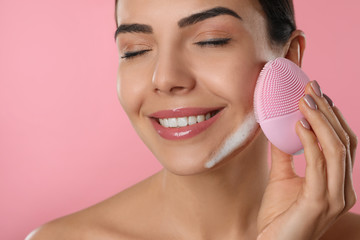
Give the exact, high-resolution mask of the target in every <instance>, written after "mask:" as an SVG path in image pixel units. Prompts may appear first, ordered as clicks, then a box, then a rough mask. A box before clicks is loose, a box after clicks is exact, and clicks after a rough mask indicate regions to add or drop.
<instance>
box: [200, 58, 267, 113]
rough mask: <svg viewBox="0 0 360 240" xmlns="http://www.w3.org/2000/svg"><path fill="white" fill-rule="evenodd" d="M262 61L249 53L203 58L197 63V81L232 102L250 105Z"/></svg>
mask: <svg viewBox="0 0 360 240" xmlns="http://www.w3.org/2000/svg"><path fill="white" fill-rule="evenodd" d="M262 64H263V63H262V62H261V61H258V60H256V59H255V57H253V56H251V55H245V54H232V55H230V56H229V55H227V56H224V57H222V58H218V59H204V60H203V61H202V64H201V65H198V68H197V69H199V70H198V72H197V76H198V79H199V82H201V83H202V84H204V85H206V88H207V89H209V90H210V91H211V92H212V93H213V94H215V95H217V96H219V97H220V98H223V99H225V101H227V102H231V103H232V104H235V105H237V104H239V105H240V104H241V105H243V106H245V105H246V106H252V104H253V103H252V100H253V96H254V90H255V85H256V80H257V77H258V75H259V73H260V71H261V68H262Z"/></svg>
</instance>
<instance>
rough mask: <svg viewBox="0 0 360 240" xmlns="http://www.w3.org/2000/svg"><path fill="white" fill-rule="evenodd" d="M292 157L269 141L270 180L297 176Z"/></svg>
mask: <svg viewBox="0 0 360 240" xmlns="http://www.w3.org/2000/svg"><path fill="white" fill-rule="evenodd" d="M293 160H294V157H293V155H291V154H287V153H285V152H283V151H281V150H280V149H278V148H277V147H276V146H275V145H273V144H272V143H271V170H270V180H282V179H288V178H293V177H297V174H296V172H295V168H294V161H293Z"/></svg>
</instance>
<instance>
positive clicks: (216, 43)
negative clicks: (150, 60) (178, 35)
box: [121, 38, 231, 60]
mask: <svg viewBox="0 0 360 240" xmlns="http://www.w3.org/2000/svg"><path fill="white" fill-rule="evenodd" d="M230 40H231V38H215V39H211V40H210V41H203V42H197V43H195V44H196V45H198V46H200V47H201V48H203V47H206V46H209V47H222V46H224V45H226V44H228V43H229V42H230ZM149 51H151V49H147V50H141V51H136V52H125V55H124V56H122V57H121V58H124V59H125V60H128V59H131V58H133V57H136V56H140V55H143V54H145V53H146V52H149Z"/></svg>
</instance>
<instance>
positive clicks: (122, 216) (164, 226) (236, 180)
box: [28, 0, 360, 240]
mask: <svg viewBox="0 0 360 240" xmlns="http://www.w3.org/2000/svg"><path fill="white" fill-rule="evenodd" d="M116 10H117V13H116V21H117V26H118V29H117V31H116V36H115V37H116V43H117V46H118V49H119V54H120V56H121V59H120V62H119V71H118V96H119V101H120V103H121V105H122V107H123V108H124V110H125V111H126V113H127V114H128V117H129V119H130V120H131V122H132V124H133V126H134V128H135V130H136V131H137V133H138V134H139V136H140V137H141V138H142V140H143V141H144V142H145V144H146V145H147V146H148V147H149V149H150V150H151V151H152V152H153V153H154V155H155V156H156V157H157V159H158V160H159V161H160V162H161V164H162V165H163V166H164V169H162V170H161V171H160V172H158V173H156V174H155V175H153V176H151V177H149V178H148V179H146V180H144V181H142V182H140V183H138V184H136V185H135V186H132V187H131V188H128V189H127V190H125V191H123V192H121V193H119V194H117V195H116V196H114V197H112V198H110V199H108V200H105V201H103V202H101V203H99V204H97V205H95V206H93V207H90V208H88V209H85V210H83V211H80V212H78V213H74V214H72V215H69V216H66V217H63V218H60V219H57V220H55V221H52V222H50V223H48V224H46V225H44V226H43V227H41V228H40V229H39V230H37V231H35V232H34V233H32V234H30V235H29V237H28V239H32V240H38V239H104V240H105V239H200V240H201V239H227V240H229V239H264V240H265V239H292V240H297V239H299V240H300V239H301V240H302V239H306V240H308V239H320V238H321V239H360V231H359V226H360V217H359V216H358V215H355V214H351V213H348V210H349V209H350V208H351V207H352V206H353V205H354V204H355V201H356V195H355V192H354V189H353V185H352V177H351V175H352V167H353V164H354V159H355V151H356V147H357V137H356V136H355V134H354V133H353V131H352V130H351V129H350V127H349V126H348V125H347V123H346V121H345V119H344V118H343V116H342V115H341V113H340V111H339V109H338V108H337V107H336V106H334V105H333V104H332V101H331V99H330V98H329V97H327V96H326V95H324V94H323V93H322V91H321V89H320V87H319V85H318V83H317V82H316V81H312V82H311V83H309V84H308V85H307V87H306V91H305V93H306V95H305V96H304V98H302V99H301V101H300V103H299V108H300V110H301V112H302V113H303V114H304V116H305V118H304V119H302V120H301V121H299V122H298V123H297V124H296V133H297V134H298V136H299V137H300V139H301V142H302V143H303V146H304V151H305V158H306V164H307V165H306V166H307V167H306V176H305V177H304V178H302V177H299V176H297V175H296V173H295V172H294V169H293V163H292V156H291V155H288V154H285V153H283V152H281V151H280V150H279V149H277V148H276V147H275V146H273V145H272V146H271V159H272V165H271V169H270V172H269V173H268V166H267V144H268V142H267V139H266V138H265V136H264V134H263V132H262V131H261V129H260V128H259V125H258V124H257V123H256V122H255V120H254V113H253V103H252V99H253V94H254V89H255V83H256V80H257V77H258V74H259V72H260V70H261V69H262V67H263V66H264V64H265V63H266V62H267V61H269V60H272V59H274V58H276V57H286V58H288V59H290V60H291V61H293V62H294V63H296V64H297V65H299V66H301V62H302V57H303V54H304V49H305V37H304V34H303V32H302V31H300V30H297V29H296V26H295V22H294V16H293V10H292V2H291V0H277V1H271V2H270V1H266V0H260V1H250V0H214V1H194V0H181V1H167V0H152V1H146V0H119V1H118V3H117V5H116ZM318 142H319V145H320V146H319V145H318ZM144 161H146V160H144Z"/></svg>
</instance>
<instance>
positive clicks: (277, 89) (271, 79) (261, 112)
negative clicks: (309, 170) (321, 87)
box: [254, 58, 310, 155]
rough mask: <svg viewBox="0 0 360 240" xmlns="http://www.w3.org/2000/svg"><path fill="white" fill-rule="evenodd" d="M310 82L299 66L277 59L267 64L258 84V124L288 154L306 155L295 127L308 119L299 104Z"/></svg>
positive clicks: (256, 113) (256, 101)
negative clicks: (304, 119) (302, 119)
mask: <svg viewBox="0 0 360 240" xmlns="http://www.w3.org/2000/svg"><path fill="white" fill-rule="evenodd" d="M309 81H310V80H309V78H308V77H307V76H306V74H305V73H304V72H303V71H302V70H301V69H300V68H299V67H298V66H297V65H296V64H295V63H293V62H292V61H290V60H287V59H285V58H276V59H275V60H272V61H270V62H268V63H266V64H265V66H264V68H263V69H262V70H261V72H260V75H259V78H258V80H257V83H256V87H255V94H254V110H255V118H256V121H257V122H258V123H259V124H260V127H261V129H262V130H263V132H264V134H265V136H266V137H267V138H268V140H269V141H270V142H271V143H272V144H274V145H275V146H276V147H277V148H279V149H280V150H281V151H283V152H285V153H287V154H292V155H297V154H301V153H303V146H302V143H301V141H300V139H299V137H298V136H297V134H296V131H295V124H296V122H297V121H299V120H300V119H301V118H303V117H304V116H303V115H302V113H301V112H300V110H299V101H300V99H301V98H302V97H303V96H304V94H305V86H306V84H307V83H308V82H309Z"/></svg>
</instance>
